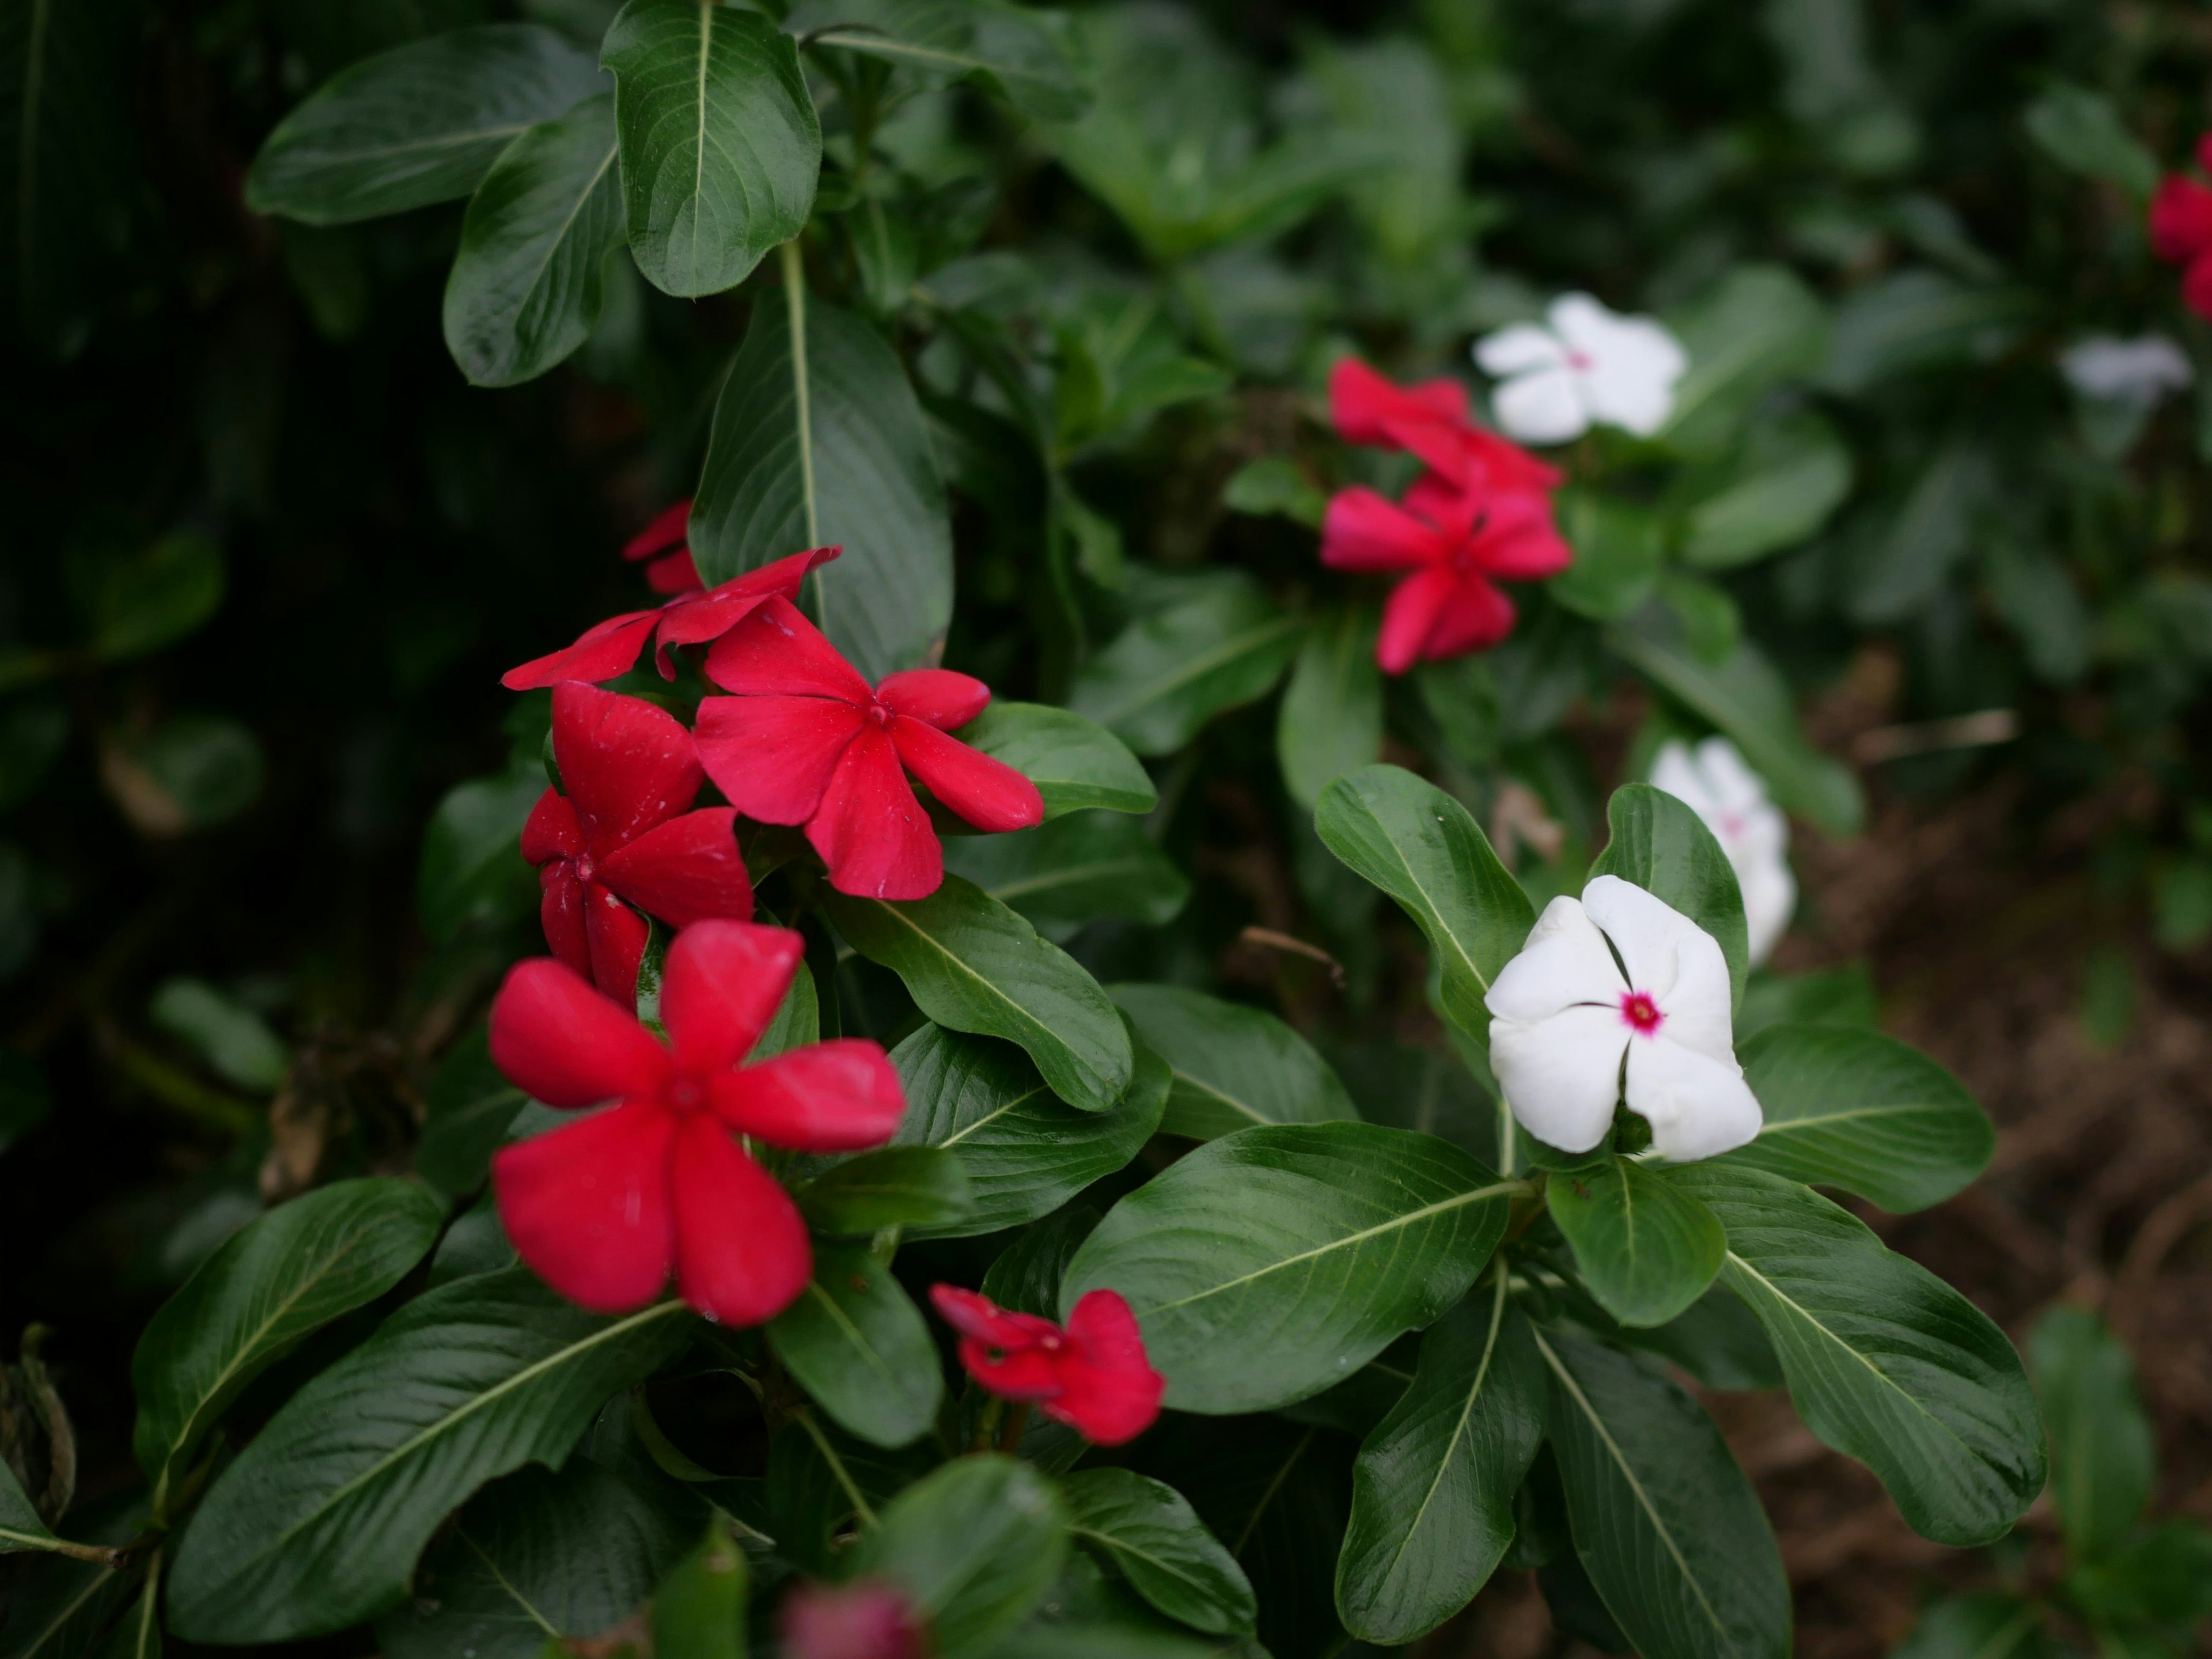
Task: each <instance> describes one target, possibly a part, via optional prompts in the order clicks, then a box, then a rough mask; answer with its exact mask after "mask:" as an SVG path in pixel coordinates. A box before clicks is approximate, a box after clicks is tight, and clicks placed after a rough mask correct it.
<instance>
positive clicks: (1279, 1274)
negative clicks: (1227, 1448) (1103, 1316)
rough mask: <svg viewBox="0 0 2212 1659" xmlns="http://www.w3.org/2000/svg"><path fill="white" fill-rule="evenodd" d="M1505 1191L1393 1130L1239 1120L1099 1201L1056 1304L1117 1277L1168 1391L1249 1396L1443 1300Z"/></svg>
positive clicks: (1184, 1398) (1440, 1148)
mask: <svg viewBox="0 0 2212 1659" xmlns="http://www.w3.org/2000/svg"><path fill="white" fill-rule="evenodd" d="M1519 1190H1521V1188H1519V1186H1518V1185H1517V1184H1516V1183H1514V1182H1500V1181H1498V1179H1497V1177H1496V1176H1492V1174H1491V1172H1490V1171H1489V1170H1486V1169H1485V1168H1483V1166H1482V1165H1481V1164H1478V1163H1476V1162H1475V1161H1474V1159H1473V1158H1469V1157H1468V1155H1467V1154H1466V1153H1464V1152H1461V1151H1460V1150H1459V1149H1458V1148H1457V1147H1455V1146H1450V1145H1449V1144H1448V1143H1447V1142H1444V1141H1441V1140H1437V1139H1434V1138H1433V1137H1431V1136H1427V1135H1417V1134H1411V1133H1407V1132H1406V1131H1404V1130H1402V1129H1386V1128H1383V1127H1380V1126H1379V1125H1376V1124H1372V1123H1320V1124H1282V1125H1273V1124H1271V1125H1266V1126H1263V1127H1257V1128H1251V1129H1244V1130H1240V1131H1239V1132H1238V1133H1236V1134H1233V1135H1228V1136H1225V1137H1224V1138H1223V1139H1219V1140H1215V1141H1210V1142H1208V1143H1207V1144H1206V1146H1201V1147H1200V1148H1199V1149H1198V1150H1197V1151H1196V1152H1193V1153H1192V1154H1191V1155H1190V1156H1189V1157H1188V1158H1183V1159H1182V1161H1181V1162H1179V1163H1177V1164H1174V1165H1172V1166H1170V1168H1169V1169H1168V1170H1165V1171H1164V1172H1163V1173H1162V1174H1160V1175H1158V1176H1154V1177H1153V1178H1152V1180H1151V1181H1150V1182H1146V1184H1145V1185H1144V1186H1142V1187H1139V1188H1138V1189H1137V1190H1136V1191H1135V1192H1133V1193H1132V1194H1129V1196H1128V1197H1127V1198H1125V1199H1123V1200H1121V1202H1120V1203H1118V1204H1116V1205H1115V1206H1114V1208H1113V1209H1112V1210H1111V1211H1109V1212H1108V1214H1107V1217H1106V1218H1105V1219H1104V1220H1103V1221H1102V1222H1101V1223H1099V1225H1098V1227H1097V1231H1094V1232H1093V1233H1092V1234H1091V1237H1089V1238H1088V1239H1086V1240H1085V1241H1084V1244H1083V1248H1082V1249H1079V1250H1078V1251H1077V1252H1076V1255H1075V1259H1074V1261H1072V1262H1070V1263H1069V1264H1068V1270H1067V1278H1066V1282H1065V1283H1064V1284H1063V1285H1061V1287H1060V1304H1061V1309H1062V1312H1063V1314H1064V1313H1065V1312H1066V1310H1068V1309H1070V1308H1072V1307H1073V1306H1074V1304H1075V1303H1076V1302H1077V1301H1078V1300H1079V1299H1080V1298H1081V1297H1082V1296H1083V1295H1084V1293H1085V1291H1093V1290H1097V1289H1101V1288H1110V1289H1113V1290H1115V1291H1120V1292H1121V1295H1122V1296H1124V1297H1127V1299H1128V1302H1129V1305H1130V1307H1131V1308H1132V1309H1133V1310H1134V1311H1135V1313H1136V1316H1137V1320H1138V1322H1139V1325H1141V1326H1142V1327H1143V1328H1144V1334H1145V1348H1146V1353H1147V1354H1148V1355H1149V1356H1150V1358H1151V1359H1152V1364H1153V1365H1154V1366H1155V1367H1156V1368H1157V1369H1158V1370H1159V1371H1160V1372H1161V1373H1162V1374H1163V1375H1164V1376H1166V1378H1167V1380H1168V1391H1167V1403H1168V1404H1169V1405H1170V1406H1172V1407H1176V1408H1177V1409H1179V1410H1182V1411H1194V1412H1204V1413H1210V1414H1215V1415H1219V1414H1225V1413H1232V1412H1247V1411H1264V1410H1267V1409H1268V1408H1270V1407H1275V1406H1280V1405H1286V1404H1288V1403H1289V1402H1290V1401H1294V1400H1301V1399H1304V1397H1306V1396H1307V1395H1312V1394H1317V1393H1319V1392H1320V1391H1321V1390H1322V1389H1325V1388H1327V1387H1328V1386H1329V1385H1330V1384H1331V1383H1337V1382H1340V1381H1341V1380H1342V1379H1343V1378H1344V1377H1346V1376H1348V1375H1350V1373H1351V1372H1352V1370H1356V1369H1357V1368H1358V1366H1360V1365H1362V1364H1365V1363H1366V1362H1367V1361H1368V1360H1369V1359H1370V1358H1373V1357H1374V1356H1375V1355H1376V1354H1377V1353H1379V1352H1382V1350H1383V1347H1384V1346H1387V1345H1388V1344H1389V1342H1390V1341H1391V1340H1393V1339H1394V1338H1395V1337H1397V1336H1398V1335H1400V1334H1401V1333H1403V1332H1406V1331H1408V1330H1415V1329H1419V1328H1420V1327H1422V1326H1424V1325H1426V1324H1428V1323H1430V1322H1431V1321H1433V1320H1434V1319H1435V1318H1436V1317H1437V1316H1438V1315H1439V1314H1441V1313H1443V1311H1444V1310H1445V1309H1447V1308H1449V1307H1450V1306H1451V1305H1452V1304H1454V1303H1455V1302H1456V1301H1458V1300H1459V1298H1460V1297H1462V1296H1463V1295H1464V1294H1466V1291H1467V1287H1468V1285H1470V1284H1472V1283H1473V1282H1474V1276H1475V1275H1476V1273H1479V1272H1480V1271H1481V1268H1482V1265H1483V1263H1484V1262H1485V1261H1487V1260H1488V1259H1489V1256H1490V1252H1491V1250H1492V1248H1493V1247H1494V1246H1495V1245H1496V1244H1497V1243H1498V1236H1499V1234H1500V1233H1501V1232H1502V1231H1504V1225H1505V1212H1506V1209H1507V1200H1508V1196H1509V1194H1511V1193H1514V1192H1517V1191H1519Z"/></svg>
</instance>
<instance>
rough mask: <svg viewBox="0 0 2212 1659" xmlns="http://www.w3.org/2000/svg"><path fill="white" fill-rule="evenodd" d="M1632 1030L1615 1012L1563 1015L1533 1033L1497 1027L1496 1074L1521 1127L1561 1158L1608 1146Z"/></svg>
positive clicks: (1527, 1028)
mask: <svg viewBox="0 0 2212 1659" xmlns="http://www.w3.org/2000/svg"><path fill="white" fill-rule="evenodd" d="M1501 977H1502V976H1501ZM1630 1030H1631V1028H1630V1027H1629V1025H1628V1024H1627V1023H1626V1020H1624V1019H1623V1018H1622V1017H1621V1012H1620V1006H1619V1005H1618V1004H1615V1005H1613V1006H1608V1007H1590V1006H1576V1007H1571V1008H1563V1009H1561V1010H1560V1011H1559V1012H1558V1013H1556V1014H1553V1015H1552V1016H1551V1017H1550V1018H1547V1019H1540V1020H1538V1021H1536V1022H1535V1023H1534V1024H1529V1025H1521V1024H1514V1023H1513V1022H1511V1021H1509V1020H1503V1019H1493V1020H1492V1021H1491V1022H1490V1064H1491V1068H1492V1070H1493V1071H1495V1072H1496V1073H1498V1087H1499V1089H1501V1090H1502V1091H1504V1095H1505V1103H1506V1105H1508V1106H1509V1107H1510V1108H1511V1109H1512V1111H1513V1115H1514V1116H1515V1117H1516V1119H1518V1120H1519V1121H1520V1123H1521V1127H1522V1128H1524V1129H1526V1130H1528V1133H1530V1134H1532V1135H1534V1136H1535V1137H1536V1139H1539V1140H1541V1141H1543V1142H1544V1143H1546V1144H1547V1146H1556V1147H1558V1148H1559V1150H1560V1151H1561V1152H1588V1151H1589V1149H1590V1148H1591V1147H1593V1146H1596V1145H1597V1144H1598V1142H1600V1141H1601V1140H1603V1139H1605V1135H1606V1131H1607V1129H1609V1128H1611V1127H1613V1107H1614V1106H1615V1105H1616V1104H1617V1103H1619V1101H1620V1053H1621V1050H1622V1049H1623V1048H1626V1047H1627V1046H1628V1039H1629V1036H1630Z"/></svg>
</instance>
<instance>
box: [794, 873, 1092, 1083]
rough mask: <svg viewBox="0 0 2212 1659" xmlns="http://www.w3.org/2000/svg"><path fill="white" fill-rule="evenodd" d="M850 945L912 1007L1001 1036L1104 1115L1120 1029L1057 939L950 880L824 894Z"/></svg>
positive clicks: (943, 1021) (955, 1025)
mask: <svg viewBox="0 0 2212 1659" xmlns="http://www.w3.org/2000/svg"><path fill="white" fill-rule="evenodd" d="M823 903H824V906H825V908H827V909H828V911H829V920H830V921H832V922H833V923H834V924H835V925H836V929H837V931H838V932H839V933H841V934H842V935H843V936H844V937H845V939H846V940H847V941H848V943H850V944H851V945H852V946H853V948H854V950H856V951H859V952H860V954H861V955H862V956H864V957H867V958H868V960H869V961H871V962H873V963H878V965H880V966H882V967H885V968H888V969H890V970H891V971H892V972H893V973H895V974H896V975H898V976H899V977H900V978H901V979H902V980H903V981H906V988H907V991H908V994H909V995H911V996H912V997H913V998H914V1000H915V1006H918V1007H919V1008H921V1012H923V1013H924V1014H926V1015H927V1016H928V1017H929V1018H931V1019H933V1020H934V1021H935V1022H936V1023H937V1024H939V1025H943V1026H947V1027H950V1028H951V1030H956V1031H970V1032H974V1033H975V1034H977V1035H979V1036H995V1037H1003V1038H1005V1039H1006V1041H1007V1042H1012V1043H1014V1044H1015V1045H1016V1046H1018V1047H1019V1048H1022V1049H1024V1051H1025V1052H1026V1053H1027V1054H1029V1057H1030V1059H1031V1060H1035V1061H1036V1066H1037V1069H1038V1070H1039V1071H1040V1072H1042V1073H1044V1076H1045V1080H1046V1081H1047V1082H1048V1083H1050V1084H1051V1085H1052V1087H1053V1091H1054V1093H1055V1094H1057V1095H1058V1096H1059V1097H1060V1098H1061V1099H1062V1100H1064V1101H1066V1103H1068V1104H1069V1105H1071V1106H1076V1107H1080V1108H1081V1109H1084V1110H1085V1111H1092V1112H1103V1111H1104V1110H1106V1109H1107V1108H1109V1107H1110V1106H1111V1105H1113V1104H1114V1103H1115V1101H1117V1100H1119V1099H1120V1098H1121V1095H1122V1092H1123V1091H1125V1090H1126V1089H1127V1087H1128V1086H1129V1079H1130V1076H1131V1073H1132V1070H1133V1066H1134V1065H1135V1060H1134V1059H1133V1055H1132V1054H1131V1053H1130V1048H1129V1034H1128V1032H1127V1030H1124V1029H1123V1028H1122V1025H1121V1020H1120V1018H1118V1017H1117V1016H1116V1015H1115V1012H1114V1005H1113V1004H1112V1003H1111V1002H1109V1001H1108V1000H1107V998H1106V993H1105V992H1103V991H1102V990H1101V989H1099V988H1098V981H1096V980H1094V979H1093V978H1091V975H1089V974H1087V973H1085V971H1084V970H1083V969H1082V968H1081V967H1080V966H1079V965H1078V964H1077V963H1076V961H1075V959H1074V958H1073V957H1070V956H1069V955H1068V954H1067V953H1066V951H1062V950H1061V949H1060V947H1059V946H1058V945H1053V944H1051V943H1049V942H1048V941H1047V940H1045V939H1039V938H1038V937H1037V933H1036V929H1035V928H1034V927H1030V924H1029V923H1028V922H1026V921H1024V920H1023V919H1022V918H1021V917H1020V916H1018V915H1015V914H1014V912H1012V910H1010V909H1008V908H1006V906H1005V905H1003V904H1001V903H1000V902H998V901H997V900H995V899H993V898H990V897H987V896H985V895H984V894H983V893H982V892H981V890H978V889H977V888H976V887H975V886H974V885H972V884H969V883H968V882H965V881H963V880H961V879H960V878H959V877H957V876H947V877H946V878H945V884H944V885H943V886H941V887H939V889H938V890H937V891H936V892H934V893H933V894H931V895H930V896H929V897H927V898H926V899H915V900H912V901H910V902H905V903H891V902H887V901H885V900H883V899H868V898H854V897H852V896H850V895H848V894H844V893H838V892H835V891H830V890H825V891H824V893H823Z"/></svg>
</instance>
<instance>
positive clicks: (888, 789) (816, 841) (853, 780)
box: [806, 724, 945, 899]
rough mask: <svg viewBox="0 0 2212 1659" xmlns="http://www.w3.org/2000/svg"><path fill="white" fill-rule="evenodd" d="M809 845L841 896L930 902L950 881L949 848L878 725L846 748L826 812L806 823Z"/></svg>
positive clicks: (825, 799) (826, 794)
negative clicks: (943, 844)
mask: <svg viewBox="0 0 2212 1659" xmlns="http://www.w3.org/2000/svg"><path fill="white" fill-rule="evenodd" d="M925 729H927V728H925ZM806 839H807V840H808V841H810V842H812V843H813V845H814V850H815V851H816V852H817V853H819V854H822V861H823V863H824V864H826V865H828V866H829V884H830V885H831V886H832V887H834V888H836V890H838V891H839V892H841V893H851V894H854V895H855V896H859V897H861V898H880V899H918V898H927V897H928V896H930V895H931V894H932V893H933V892H935V891H936V890H938V887H939V885H940V884H942V883H943V881H944V880H945V849H944V848H942V847H941V846H939V844H938V840H937V831H936V830H935V829H933V828H932V827H931V826H930V822H929V814H928V813H927V812H925V811H922V810H921V802H920V801H918V800H916V799H915V798H914V788H913V787H912V786H911V785H910V784H908V782H907V781H906V773H905V771H904V769H902V768H901V767H900V765H899V757H898V750H897V749H896V747H895V746H894V745H893V744H892V743H891V740H890V734H889V733H888V732H885V731H884V729H883V727H881V726H873V725H866V724H864V725H862V726H861V727H860V732H859V733H858V734H857V735H856V736H854V738H853V741H852V742H851V743H849V744H847V745H846V748H845V753H844V755H843V756H842V757H841V758H840V759H839V761H838V762H837V769H836V771H835V772H834V773H832V774H831V775H830V777H829V787H828V788H827V789H824V790H823V792H822V805H821V806H820V807H819V808H817V810H816V811H815V814H814V816H813V817H811V818H810V819H808V820H807V823H806Z"/></svg>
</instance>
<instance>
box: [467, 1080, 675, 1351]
mask: <svg viewBox="0 0 2212 1659" xmlns="http://www.w3.org/2000/svg"><path fill="white" fill-rule="evenodd" d="M675 1132H676V1120H675V1119H674V1118H673V1117H671V1115H669V1114H668V1113H667V1112H666V1111H665V1110H664V1109H662V1108H661V1107H659V1105H657V1104H654V1103H649V1102H645V1101H631V1102H629V1103H627V1104H624V1105H621V1106H617V1107H616V1108H615V1109H613V1110H611V1111H606V1112H599V1113H597V1114H595V1115H592V1116H591V1117H587V1118H586V1119H584V1120H583V1121H581V1122H578V1123H570V1124H565V1125H563V1126H562V1127H560V1128H558V1129H555V1130H552V1131H550V1133H545V1134H542V1135H537V1136H534V1137H533V1138H532V1139H528V1140H523V1141H517V1142H516V1143H515V1144H514V1145H513V1146H502V1147H501V1148H500V1149H499V1151H498V1152H495V1153H494V1154H493V1156H492V1161H491V1182H492V1191H493V1193H494V1194H495V1198H496V1200H497V1202H498V1205H499V1219H500V1225H501V1226H502V1227H504V1228H505V1229H506V1230H507V1238H508V1239H509V1241H510V1242H512V1243H513V1245H514V1249H515V1253H516V1254H517V1255H520V1257H521V1258H522V1259H523V1260H524V1261H526V1262H528V1263H529V1264H530V1267H531V1271H532V1272H533V1273H536V1274H537V1275H538V1277H539V1278H540V1279H544V1281H545V1282H546V1283H547V1284H548V1285H551V1286H552V1287H553V1288H554V1289H555V1290H556V1291H560V1292H561V1294H562V1295H563V1296H565V1297H568V1300H570V1301H571V1302H574V1303H575V1304H578V1305H579V1306H580V1307H585V1308H589V1309H590V1310H592V1312H594V1313H622V1312H624V1311H626V1310H629V1309H631V1308H635V1307H641V1306H642V1305H643V1304H646V1303H647V1302H650V1301H652V1300H653V1297H656V1296H658V1295H659V1293H660V1287H661V1286H662V1285H665V1284H666V1283H667V1282H668V1268H669V1263H670V1261H671V1258H672V1257H673V1255H674V1251H675V1235H674V1229H673V1227H672V1225H671V1221H670V1216H669V1191H670V1184H669V1152H670V1149H671V1146H672V1145H673V1144H674V1139H675Z"/></svg>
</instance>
